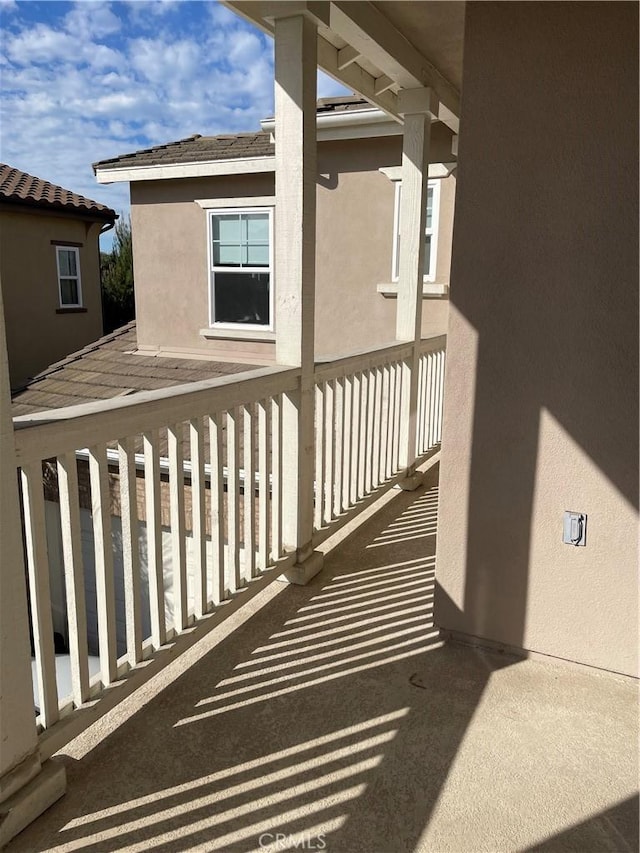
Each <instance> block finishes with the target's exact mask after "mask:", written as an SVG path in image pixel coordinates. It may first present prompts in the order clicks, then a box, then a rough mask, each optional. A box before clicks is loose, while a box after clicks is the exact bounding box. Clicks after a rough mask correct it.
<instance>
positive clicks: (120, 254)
mask: <svg viewBox="0 0 640 853" xmlns="http://www.w3.org/2000/svg"><path fill="white" fill-rule="evenodd" d="M100 278H101V282H102V323H103V328H104V333H105V334H108V333H109V332H112V331H113V330H114V329H117V328H119V327H120V326H124V324H125V323H128V322H129V321H130V320H133V319H134V317H135V300H134V295H133V293H134V291H133V250H132V241H131V221H130V220H129V217H128V216H127V217H125V216H122V215H121V217H120V219H119V220H118V221H117V222H116V226H115V234H114V237H113V247H112V249H111V252H101V253H100Z"/></svg>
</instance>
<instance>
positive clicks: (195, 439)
mask: <svg viewBox="0 0 640 853" xmlns="http://www.w3.org/2000/svg"><path fill="white" fill-rule="evenodd" d="M189 446H190V450H191V535H192V537H193V571H194V575H195V577H194V610H195V615H196V617H197V618H201V617H202V616H204V615H205V613H206V612H207V611H208V609H209V599H208V592H207V538H206V521H205V518H206V504H205V482H204V435H203V432H202V419H201V418H194V419H193V420H191V421H189Z"/></svg>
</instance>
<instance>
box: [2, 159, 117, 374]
mask: <svg viewBox="0 0 640 853" xmlns="http://www.w3.org/2000/svg"><path fill="white" fill-rule="evenodd" d="M116 219H117V216H116V214H115V212H114V211H113V210H111V209H110V208H108V207H106V206H105V205H103V204H99V203H98V202H96V201H92V200H91V199H89V198H85V197H84V196H82V195H78V194H77V193H74V192H71V191H70V190H66V189H63V188H62V187H59V186H56V185H55V184H51V183H49V182H48V181H44V180H42V179H41V178H36V177H34V176H33V175H28V174H27V173H26V172H21V171H20V170H19V169H14V168H12V167H11V166H7V165H5V164H0V280H1V281H2V295H3V299H4V313H5V318H6V325H7V349H8V353H9V371H10V379H11V386H12V388H18V387H20V386H22V385H24V384H25V382H27V381H28V379H29V378H31V377H33V376H35V375H36V374H38V373H39V372H40V371H41V370H43V369H44V368H46V367H48V366H49V365H50V364H52V363H53V362H56V361H58V360H59V359H61V358H63V357H64V356H66V355H67V354H68V353H70V352H73V351H74V350H77V349H80V347H83V346H84V345H85V344H88V343H89V342H90V341H94V340H96V339H97V338H99V337H100V336H101V334H102V302H101V294H100V250H99V236H100V234H101V233H102V232H103V231H105V230H108V229H109V228H112V227H113V224H114V222H115V220H116Z"/></svg>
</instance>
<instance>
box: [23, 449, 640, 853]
mask: <svg viewBox="0 0 640 853" xmlns="http://www.w3.org/2000/svg"><path fill="white" fill-rule="evenodd" d="M437 484H438V472H437V465H435V466H433V467H432V468H431V469H430V470H429V472H428V473H427V475H426V477H425V482H424V484H423V485H422V486H421V487H419V488H418V489H417V490H415V491H413V492H403V491H396V490H391V491H388V492H387V493H386V495H385V496H384V497H383V498H382V499H381V500H380V501H379V502H378V503H377V504H376V506H375V508H374V507H372V508H371V509H370V510H369V511H366V512H364V513H363V514H362V515H361V517H360V522H359V523H354V524H352V526H351V529H347V528H344V529H343V530H342V531H340V532H338V533H337V534H334V536H333V537H330V538H328V539H326V540H325V542H324V544H323V545H322V548H323V550H325V552H326V553H325V563H324V569H323V571H322V572H321V573H320V574H319V575H317V576H316V577H315V578H314V579H313V580H312V581H311V582H310V583H309V584H308V585H307V586H304V587H301V586H294V585H283V584H280V583H268V584H261V583H260V582H259V581H257V582H256V581H254V582H253V583H254V584H255V585H256V586H260V589H259V590H258V591H257V592H256V593H255V594H252V593H251V592H249V590H248V591H247V592H248V594H249V595H251V600H250V601H248V602H247V603H246V604H245V605H244V606H242V607H240V608H239V609H234V610H233V612H232V613H230V615H229V616H228V617H227V618H226V619H225V620H224V621H220V620H219V618H216V617H215V616H211V617H208V621H205V623H203V625H202V626H201V627H200V628H195V629H193V630H194V633H195V634H197V635H198V639H197V640H196V642H194V643H193V644H191V645H190V648H189V649H188V650H186V651H184V652H183V653H182V654H179V653H178V649H179V646H178V644H177V643H176V645H175V646H174V650H175V653H176V654H175V655H171V660H170V663H169V664H168V665H167V666H166V667H165V668H164V669H162V671H159V672H158V671H155V672H154V673H153V674H152V675H151V676H150V677H148V678H147V680H146V683H145V684H144V685H143V686H141V687H140V689H138V690H137V691H136V692H135V693H132V694H131V695H129V696H128V698H127V699H125V700H124V701H123V702H122V703H121V704H120V705H119V706H118V707H117V708H116V709H114V710H113V711H111V712H110V713H108V714H106V715H104V716H100V718H99V719H98V720H96V723H95V724H94V725H93V726H91V727H90V728H88V729H87V730H86V731H84V732H83V733H82V734H81V735H80V736H78V737H77V738H76V739H75V740H73V741H72V742H70V743H69V744H68V745H67V746H66V747H65V748H64V749H62V751H61V755H60V757H59V758H58V759H57V760H60V761H62V762H63V763H64V765H65V766H66V769H67V777H68V790H67V794H66V796H65V797H64V798H63V799H62V800H60V801H59V802H58V803H57V804H56V805H54V806H53V807H52V808H51V809H50V810H49V811H48V812H46V813H45V814H44V815H43V816H42V817H41V818H40V819H39V820H37V821H36V822H35V823H34V824H33V825H32V826H31V827H30V828H29V829H27V830H26V831H25V832H24V833H22V834H21V835H20V836H18V837H17V838H16V839H15V840H14V842H13V843H12V844H10V845H9V848H8V850H9V851H44V850H48V851H63V850H64V851H67V850H100V851H103V850H150V849H153V850H181V851H183V850H238V851H249V850H260V849H265V850H285V849H296V844H297V845H298V848H299V849H325V848H326V849H328V850H332V851H345V853H346V851H348V852H349V853H351V851H357V850H380V851H396V850H424V851H427V850H429V851H433V850H437V851H477V850H534V849H535V850H549V851H551V850H554V851H557V850H603V849H611V850H621V851H622V850H632V849H633V843H634V842H633V819H634V815H633V813H634V803H633V799H632V794H633V785H634V757H633V754H632V753H631V752H630V751H629V750H628V745H627V734H626V732H627V731H628V729H629V728H633V725H634V722H633V721H634V715H635V709H634V704H635V691H634V690H633V688H632V687H631V685H630V684H629V683H628V682H623V681H620V682H614V681H613V680H612V679H610V678H606V677H605V678H603V677H601V676H597V675H592V674H587V673H585V672H578V671H574V670H571V669H569V668H565V667H558V668H554V667H549V666H547V665H545V664H542V663H539V662H536V661H532V660H529V661H518V660H516V659H513V658H510V657H506V656H504V655H495V654H491V653H487V652H481V651H479V650H476V649H471V648H468V647H463V646H456V645H445V644H444V643H443V642H442V641H441V640H440V638H439V636H438V631H437V629H436V627H435V626H434V624H433V620H432V602H433V593H434V586H435V580H434V574H435V556H434V555H435V544H436V537H435V530H436V526H437V506H438V485H437ZM250 587H251V585H250ZM225 607H228V608H229V610H231V609H232V608H233V604H232V603H231V602H230V603H229V605H225ZM223 609H225V608H223ZM182 639H185V638H184V637H183V638H182ZM149 665H150V666H152V665H153V662H152V663H151V664H149ZM118 689H121V688H120V687H117V686H116V687H114V688H113V690H118ZM80 713H82V712H80ZM603 720H604V721H606V722H605V725H604V727H603V724H602V721H603ZM603 740H604V741H606V744H607V749H606V752H605V753H604V754H603V753H602V750H601V743H602V741H603ZM594 755H598V761H594V760H593V759H594ZM302 844H305V845H306V848H301V847H300V845H302ZM605 845H609V846H605Z"/></svg>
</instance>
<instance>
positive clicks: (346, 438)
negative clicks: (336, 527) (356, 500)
mask: <svg viewBox="0 0 640 853" xmlns="http://www.w3.org/2000/svg"><path fill="white" fill-rule="evenodd" d="M342 387H343V389H344V391H343V394H344V397H343V401H344V402H343V406H342V509H343V511H344V512H346V511H347V510H348V509H349V506H350V492H351V417H352V393H353V381H352V378H351V376H345V377H344V380H343V386H342Z"/></svg>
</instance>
